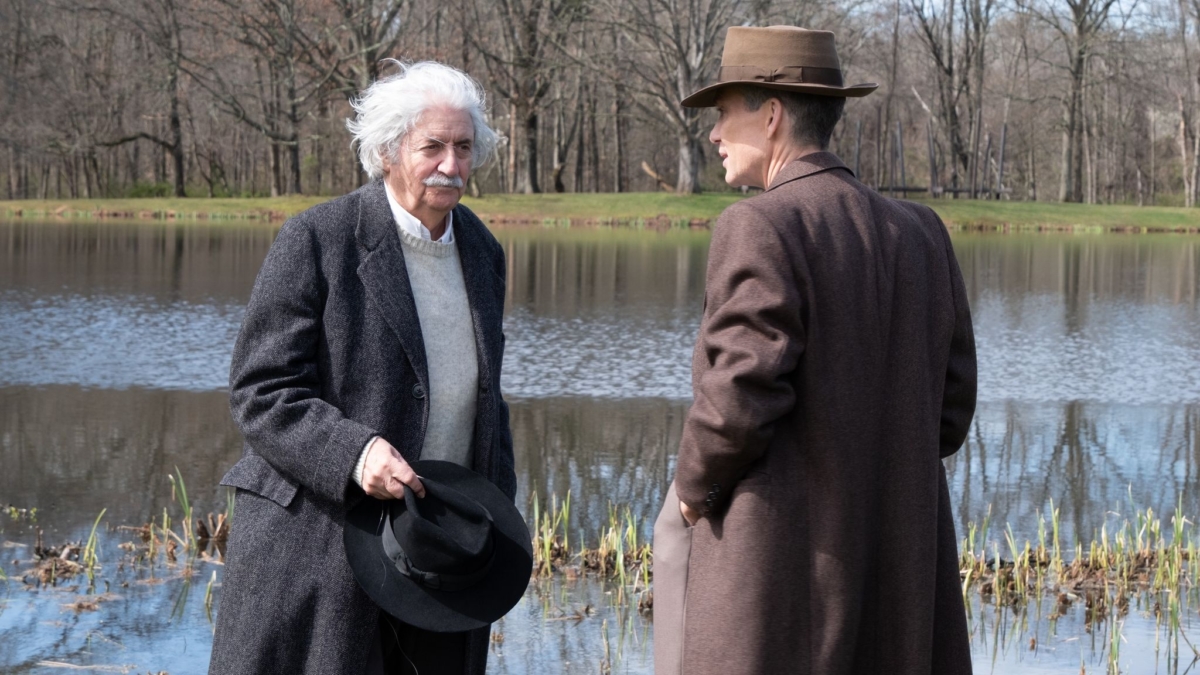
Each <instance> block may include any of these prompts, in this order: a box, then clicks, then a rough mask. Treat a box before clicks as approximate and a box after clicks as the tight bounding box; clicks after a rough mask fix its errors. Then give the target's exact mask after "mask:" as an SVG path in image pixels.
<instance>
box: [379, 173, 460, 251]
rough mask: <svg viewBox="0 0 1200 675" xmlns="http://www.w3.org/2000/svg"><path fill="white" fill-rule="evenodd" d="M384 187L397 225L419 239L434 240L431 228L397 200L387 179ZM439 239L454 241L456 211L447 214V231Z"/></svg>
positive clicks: (446, 241)
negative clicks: (430, 231) (430, 232)
mask: <svg viewBox="0 0 1200 675" xmlns="http://www.w3.org/2000/svg"><path fill="white" fill-rule="evenodd" d="M383 188H384V191H385V192H387V199H388V205H389V206H391V207H392V217H393V218H395V219H396V225H397V226H399V227H400V229H401V230H402V231H404V232H407V233H409V234H411V235H412V236H414V237H416V238H418V239H424V240H426V241H432V240H433V237H432V236H430V234H429V228H427V227H425V226H424V225H423V224H421V221H420V220H417V217H416V216H414V215H413V214H411V213H409V212H408V211H406V210H405V209H404V207H403V206H400V202H398V201H396V197H395V195H393V194H392V187H391V186H390V185H388V184H387V181H384V183H383ZM437 241H438V242H439V243H442V244H453V243H454V211H451V212H450V213H447V214H446V231H445V232H443V233H442V238H441V239H438V240H437Z"/></svg>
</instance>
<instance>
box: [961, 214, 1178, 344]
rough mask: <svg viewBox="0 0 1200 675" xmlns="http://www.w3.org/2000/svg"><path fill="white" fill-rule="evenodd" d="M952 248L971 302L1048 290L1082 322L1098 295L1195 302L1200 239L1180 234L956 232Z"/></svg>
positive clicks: (1070, 321)
mask: <svg viewBox="0 0 1200 675" xmlns="http://www.w3.org/2000/svg"><path fill="white" fill-rule="evenodd" d="M954 250H955V254H956V255H957V256H958V261H959V265H960V266H961V267H962V270H963V276H964V277H965V278H966V282H967V288H968V292H969V294H970V297H971V300H972V302H973V303H974V302H976V301H978V299H979V298H980V296H981V295H982V294H983V293H985V292H999V293H1001V294H1003V295H1006V296H1022V295H1027V294H1050V295H1054V296H1057V297H1061V298H1063V299H1064V301H1065V306H1066V308H1067V316H1066V320H1067V326H1068V327H1069V328H1071V327H1073V326H1078V325H1080V324H1081V323H1082V322H1083V314H1082V312H1083V311H1084V309H1085V308H1086V303H1087V302H1088V301H1089V300H1093V299H1124V300H1129V301H1135V302H1168V303H1175V304H1185V305H1192V306H1195V305H1196V302H1197V296H1198V295H1200V274H1198V273H1197V269H1196V267H1197V265H1196V258H1197V254H1198V252H1200V241H1197V240H1196V239H1194V238H1190V237H1184V236H1175V235H1162V236H1158V235H1140V236H1121V235H1059V234H1039V235H999V234H956V235H954Z"/></svg>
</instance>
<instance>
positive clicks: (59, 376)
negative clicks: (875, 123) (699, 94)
mask: <svg viewBox="0 0 1200 675" xmlns="http://www.w3.org/2000/svg"><path fill="white" fill-rule="evenodd" d="M497 235H498V238H499V239H500V240H501V242H502V244H503V245H504V248H505V252H506V256H507V260H508V267H509V273H508V278H509V286H508V295H507V301H506V319H505V330H506V333H507V335H508V343H507V353H506V359H505V375H504V382H503V386H504V390H505V393H506V396H507V397H508V398H509V399H510V401H511V404H512V405H511V409H512V422H513V432H514V439H515V443H516V448H517V471H518V480H519V484H520V486H521V488H520V489H521V492H520V494H519V496H518V499H519V502H520V504H521V505H522V506H523V507H524V508H526V509H527V508H528V504H529V503H530V499H531V497H532V495H533V494H534V493H535V492H536V493H537V494H539V495H542V496H545V495H548V494H557V495H559V496H562V495H565V494H566V493H567V492H568V491H569V492H570V494H571V495H572V502H573V508H572V523H571V531H572V534H573V535H574V534H575V533H580V536H583V537H584V538H587V537H588V536H590V534H589V533H594V532H596V531H597V529H598V528H599V526H600V524H601V523H602V522H604V521H605V520H606V519H607V515H608V513H607V508H608V504H609V503H610V502H612V503H618V504H629V505H630V506H632V507H633V509H634V512H635V513H636V514H638V515H640V516H642V517H643V525H644V527H645V528H646V530H647V533H648V531H649V525H650V520H651V518H652V516H653V515H654V512H655V510H656V509H657V506H658V503H659V501H660V499H661V494H662V491H663V489H664V488H665V486H666V481H667V479H668V477H669V476H670V475H671V473H672V464H673V462H674V451H675V448H676V446H677V443H678V439H679V434H680V431H681V425H682V421H683V418H684V415H685V414H686V410H687V405H688V397H689V396H690V371H689V357H690V352H691V345H692V341H693V339H694V335H695V331H696V328H697V325H698V320H699V314H700V310H701V307H702V304H703V286H704V268H705V265H706V256H707V247H708V237H707V235H705V234H697V233H690V232H687V233H669V234H656V233H638V232H629V231H606V230H588V231H575V230H541V229H535V230H505V231H500V232H498V233H497ZM273 236H274V230H273V229H272V228H269V227H263V226H252V227H243V226H240V225H215V226H209V225H186V226H180V225H175V224H169V223H168V224H163V223H139V224H112V223H101V224H64V223H54V224H31V223H28V222H24V221H22V222H17V223H0V466H3V467H4V470H3V471H0V504H7V503H12V504H15V505H17V506H36V507H38V508H39V520H38V523H37V526H38V527H42V528H43V529H44V530H45V531H46V533H47V536H48V537H50V538H51V539H52V541H56V542H61V541H62V540H65V539H67V538H70V539H82V538H84V537H86V535H87V529H88V528H89V527H90V525H91V521H92V519H93V518H94V517H95V514H96V513H98V512H99V511H100V509H101V508H108V509H109V511H108V515H107V516H106V519H107V520H108V522H110V523H113V524H140V523H143V522H146V521H147V520H149V519H150V518H153V517H159V516H161V513H162V510H163V508H164V507H167V506H168V505H169V504H168V499H169V494H170V492H169V484H168V483H167V479H166V476H167V474H168V473H169V472H171V471H172V470H173V469H174V467H176V466H178V467H179V469H180V470H181V472H182V473H183V475H184V476H185V478H186V480H187V481H188V486H189V491H190V494H191V496H192V497H193V501H194V502H197V503H198V507H199V509H200V510H201V511H202V512H204V511H208V510H221V509H223V508H224V495H223V492H221V491H219V490H217V489H216V487H215V486H216V482H217V480H218V479H219V477H220V476H221V474H222V473H223V472H224V471H225V469H226V468H228V466H230V465H231V464H232V463H233V462H234V461H236V459H237V457H238V455H239V454H240V445H241V442H240V438H239V437H238V434H237V432H236V430H234V428H233V426H232V424H231V422H230V420H229V416H228V408H227V400H226V395H225V393H224V392H223V391H222V389H223V388H224V386H225V378H226V373H227V369H228V358H229V356H228V355H229V349H230V346H231V344H232V341H233V339H234V336H235V335H236V331H237V328H238V324H239V323H240V320H241V315H242V307H243V305H244V303H245V301H246V299H247V298H248V296H249V293H250V289H251V287H252V285H253V280H254V276H255V274H256V273H257V270H258V267H259V265H260V264H261V261H262V259H263V257H264V256H265V255H266V251H267V249H268V247H269V245H270V242H271V240H272V238H273ZM954 244H955V247H956V250H957V253H958V256H959V260H960V263H961V265H962V268H963V272H964V275H965V278H966V280H967V285H968V291H969V294H970V298H971V302H972V309H973V312H974V316H975V321H976V335H977V338H978V343H979V356H980V378H981V387H980V399H981V403H980V406H979V412H978V415H977V418H976V422H975V424H974V426H973V427H972V429H971V433H970V437H969V438H968V441H967V444H966V446H965V447H964V448H963V450H962V451H961V452H960V453H959V454H958V455H956V456H955V457H953V458H952V459H950V460H949V461H948V462H947V473H948V476H949V479H950V485H951V492H952V498H953V499H954V508H955V512H956V516H957V517H958V519H959V520H960V522H961V523H963V524H965V523H966V522H967V521H976V522H978V521H981V520H982V519H983V518H984V517H985V516H986V515H987V514H988V513H989V509H990V513H991V517H992V520H993V522H998V523H1006V522H1008V523H1011V524H1012V527H1013V530H1014V534H1015V536H1016V537H1017V538H1018V539H1024V538H1033V537H1035V536H1036V534H1037V516H1038V514H1039V513H1046V512H1047V510H1048V507H1049V504H1050V502H1051V500H1053V503H1054V504H1055V506H1057V507H1058V508H1060V509H1061V517H1062V523H1063V527H1064V532H1063V535H1062V536H1063V541H1064V543H1067V542H1071V541H1073V540H1074V537H1075V536H1076V534H1078V535H1079V536H1081V537H1084V538H1090V537H1092V536H1093V533H1094V531H1095V530H1097V529H1098V528H1099V527H1100V526H1101V525H1102V524H1103V523H1104V522H1105V520H1106V518H1107V519H1108V522H1110V523H1112V522H1114V519H1116V520H1119V519H1120V518H1121V517H1122V514H1126V513H1128V512H1129V511H1130V510H1131V507H1130V506H1129V504H1130V502H1132V504H1134V505H1136V506H1137V507H1142V508H1144V507H1153V508H1154V509H1155V511H1156V512H1157V513H1159V514H1162V515H1164V516H1165V515H1167V514H1168V513H1169V512H1170V511H1172V510H1173V509H1174V507H1175V505H1176V503H1177V502H1176V500H1177V499H1178V500H1179V503H1180V504H1182V508H1183V511H1184V512H1185V513H1186V514H1193V515H1194V514H1197V513H1200V489H1198V488H1197V487H1196V483H1197V480H1196V479H1197V477H1198V476H1197V473H1200V437H1198V431H1197V429H1198V426H1200V305H1198V302H1197V298H1198V295H1200V271H1198V270H1197V256H1198V254H1200V240H1198V239H1195V238H1188V237H1176V236H1138V237H1128V236H1122V235H1083V236H1072V235H1037V236H1023V235H1006V236H998V235H980V234H956V235H954ZM1168 520H1169V518H1168ZM31 536H32V535H31V531H30V530H28V528H24V529H23V528H22V527H18V526H16V525H14V524H13V523H10V522H8V521H7V520H5V517H0V545H3V542H5V541H10V542H17V543H21V542H25V543H28V541H27V540H28V539H29V538H30V537H31ZM116 540H117V537H115V536H114V537H113V539H112V542H115V541H116ZM112 542H110V544H112ZM112 545H115V544H112ZM10 553H12V555H11V556H10V555H9V554H10ZM0 554H3V557H4V559H5V561H6V564H7V561H8V559H9V558H13V557H21V556H22V555H25V556H27V555H28V554H27V553H22V550H21V547H19V546H16V547H12V548H11V550H10V549H9V548H5V549H4V550H3V551H0ZM6 569H7V568H6ZM208 573H209V572H207V571H205V572H204V574H208ZM171 583H175V582H168V583H167V584H164V585H163V587H170V588H171V589H172V590H171V592H170V593H167V592H164V591H163V590H162V588H159V589H158V590H157V591H151V590H150V589H146V590H145V593H144V594H135V593H134V591H133V590H130V591H122V594H123V595H127V596H128V598H129V599H130V600H132V601H133V602H130V603H126V604H128V605H129V607H128V608H125V609H116V608H114V609H112V610H109V609H104V608H102V610H101V611H100V612H99V613H97V614H91V615H88V614H85V615H74V614H73V613H67V612H64V611H63V610H61V609H60V608H59V605H60V603H61V602H68V601H69V600H64V599H63V598H67V597H68V595H69V594H68V593H65V592H62V591H56V592H40V593H39V594H36V595H25V594H24V593H25V592H24V591H21V593H19V594H14V593H13V592H11V591H10V592H9V593H8V594H7V595H3V594H0V635H2V636H3V639H0V669H3V670H5V671H6V672H9V671H11V670H12V669H13V668H16V669H17V672H26V671H29V672H32V671H35V670H37V668H36V667H35V666H33V665H32V664H34V663H36V661H37V660H38V659H39V658H43V657H45V656H47V655H54V656H56V657H62V658H64V659H65V660H68V661H70V660H74V659H79V660H80V662H89V663H107V664H113V663H135V662H136V663H145V664H149V663H154V662H155V660H154V658H150V657H144V655H147V654H156V653H164V652H170V653H171V654H172V656H171V658H170V659H169V668H170V670H171V672H180V673H186V672H202V671H203V664H204V663H205V662H206V658H207V642H206V640H207V639H208V637H207V635H208V632H209V631H210V628H209V627H208V624H207V621H206V620H205V619H202V618H198V617H200V616H201V615H199V614H191V615H187V616H191V617H192V618H191V619H188V618H181V619H179V621H181V624H180V626H181V629H180V632H179V633H175V632H172V631H171V630H168V629H167V628H166V626H167V625H168V624H169V621H168V619H167V618H166V617H167V616H168V615H169V611H168V612H164V611H162V607H161V606H160V605H162V603H163V602H169V601H170V598H171V597H173V596H174V595H177V593H176V590H174V588H175V587H172V586H170V584H171ZM191 592H192V593H193V594H194V593H195V589H194V588H193V589H192V591H191ZM604 592H605V591H604V589H603V588H602V587H599V586H587V585H586V584H585V585H582V586H578V587H571V588H567V587H563V586H556V585H553V584H551V585H550V586H549V587H547V588H540V589H538V590H536V591H534V592H532V593H531V594H530V595H529V596H527V598H526V599H525V600H524V601H523V602H522V604H521V605H520V606H519V607H518V610H516V611H515V612H514V614H512V615H510V616H509V617H508V618H506V619H505V622H504V627H503V628H502V630H503V631H505V632H507V633H509V640H508V641H506V643H505V644H503V645H501V646H500V647H498V650H499V653H497V657H496V659H495V660H494V661H493V663H494V664H495V669H497V672H512V673H528V672H543V671H546V670H556V669H557V670H563V669H565V670H566V671H567V672H595V671H596V670H597V668H598V667H599V662H600V659H602V658H603V655H604V644H605V643H604V637H603V636H604V635H608V636H609V640H610V641H609V647H611V648H613V649H618V648H619V649H624V650H626V651H625V652H623V653H625V654H627V655H630V654H632V655H635V656H633V657H631V658H626V659H623V660H621V661H619V663H620V664H623V665H619V666H618V667H616V668H614V672H648V669H649V665H648V664H649V661H648V658H649V657H648V651H647V650H648V642H647V640H646V638H645V631H646V630H647V627H648V626H647V624H646V623H645V622H644V621H643V620H641V619H639V618H637V617H636V616H635V617H625V618H622V617H621V616H620V615H618V614H612V613H604V612H600V613H598V614H596V615H593V616H591V617H590V618H588V619H587V620H586V621H582V622H580V623H579V624H578V625H577V626H572V627H570V628H568V627H567V626H565V625H564V623H563V622H557V621H554V620H552V618H553V617H554V616H559V615H560V614H561V615H565V614H569V613H570V611H571V610H572V608H577V605H578V604H579V603H581V602H582V603H584V604H593V605H594V606H602V605H603V603H602V602H601V600H602V599H603V597H604ZM139 593H141V591H140V590H139ZM155 593H157V594H155ZM151 596H153V599H152V598H151ZM164 597H165V598H167V600H166V601H164V600H162V598H164ZM200 604H201V603H199V602H195V603H193V607H195V606H199V605H200ZM122 607H124V605H122ZM977 609H978V611H980V612H983V611H984V608H981V607H979V606H977ZM189 611H192V610H189ZM121 613H124V615H125V617H126V618H120V616H118V615H120V614H121ZM556 613H558V614H556ZM1012 620H1013V619H1012V618H1011V617H1009V618H1005V617H1000V618H994V619H987V618H986V617H983V616H980V622H979V623H978V624H976V625H977V626H979V627H980V628H979V630H980V631H982V632H979V633H977V638H978V639H979V641H977V643H976V647H977V649H982V650H986V649H987V648H989V647H997V645H1000V646H999V647H998V651H997V653H998V654H1000V656H999V657H998V658H999V663H1000V664H1001V665H1000V667H999V668H998V670H1001V669H1006V668H1007V667H1010V666H1011V667H1014V668H1015V667H1017V666H1018V664H1020V667H1022V668H1023V667H1026V666H1028V667H1030V668H1036V667H1038V666H1037V664H1038V663H1039V662H1041V663H1043V664H1045V663H1046V661H1044V660H1041V659H1042V657H1041V655H1040V654H1041V653H1040V652H1039V655H1038V657H1037V658H1033V657H1029V655H1028V654H1027V653H1026V652H1025V651H1024V650H1022V649H1021V648H1020V645H1019V644H1018V645H1017V647H1014V646H1013V644H1014V643H1005V644H1003V645H1001V643H997V642H995V641H994V640H992V638H990V637H988V636H989V635H992V634H993V633H995V634H999V633H1002V632H1003V631H1006V630H1009V629H1008V628H1006V627H1005V626H1009V625H1011V622H1012ZM989 621H990V623H989ZM605 622H607V624H606V623H605ZM1064 625H1068V626H1069V625H1072V624H1070V623H1069V622H1065V623H1064ZM184 627H186V630H185V629H184ZM618 628H620V629H619V630H618ZM1078 630H1079V629H1078V627H1075V628H1067V629H1063V628H1061V627H1060V636H1061V637H1060V638H1058V639H1057V640H1056V639H1055V638H1054V636H1053V635H1050V634H1048V633H1044V632H1043V633H1035V634H1036V635H1038V636H1040V637H1039V641H1040V642H1041V643H1042V644H1043V645H1052V649H1055V650H1060V651H1061V652H1062V653H1063V654H1066V652H1067V651H1069V650H1071V649H1074V648H1076V647H1079V645H1078V644H1076V643H1072V642H1070V640H1071V638H1069V637H1066V636H1067V635H1068V633H1069V632H1070V631H1076V632H1077V631H1078ZM1139 630H1142V629H1140V628H1139V629H1136V630H1134V631H1133V632H1131V633H1130V635H1135V634H1136V635H1138V636H1141V637H1140V638H1139V639H1143V642H1142V645H1141V646H1134V647H1131V648H1130V649H1131V650H1132V651H1131V652H1130V653H1135V652H1136V653H1137V654H1146V653H1148V652H1145V651H1144V650H1143V649H1142V647H1144V646H1145V640H1147V639H1149V638H1146V637H1145V635H1143V634H1142V633H1139V632H1137V631H1139ZM1143 633H1144V631H1143ZM180 634H182V635H185V636H187V635H190V636H193V638H194V640H193V641H192V642H191V643H189V642H188V639H187V638H186V637H185V638H183V639H181V638H180V637H179V635H180ZM985 638H986V639H985ZM122 640H124V641H125V642H126V643H127V644H121V645H118V646H113V645H117V643H119V642H120V641H122ZM621 640H624V642H621ZM989 640H991V641H989ZM106 645H107V646H106ZM189 649H190V650H191V654H190V656H187V657H181V658H176V657H175V654H177V653H187V651H188V650H189ZM123 650H127V651H123ZM160 650H161V651H160ZM1082 653H1084V652H1083V651H1079V650H1077V651H1076V652H1074V654H1075V656H1074V657H1072V656H1071V655H1070V654H1066V658H1065V659H1057V660H1056V657H1050V658H1051V661H1050V663H1053V664H1057V665H1060V666H1061V665H1063V664H1071V663H1072V662H1073V663H1074V665H1075V667H1076V668H1077V667H1078V664H1079V663H1080V661H1081V659H1080V654H1082ZM1087 653H1088V654H1089V656H1087V658H1086V659H1083V660H1086V661H1087V662H1088V663H1099V662H1098V661H1096V660H1095V654H1094V653H1093V652H1087ZM123 654H124V655H123ZM988 656H989V655H987V654H984V653H983V652H980V653H979V654H978V655H977V666H981V667H982V666H984V665H986V664H988V662H989V659H988V658H987V657H988ZM1072 659H1074V660H1073V661H1072ZM159 662H161V659H160V661H159ZM562 663H569V664H570V665H568V666H561V664H562Z"/></svg>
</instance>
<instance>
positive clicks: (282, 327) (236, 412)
mask: <svg viewBox="0 0 1200 675" xmlns="http://www.w3.org/2000/svg"><path fill="white" fill-rule="evenodd" d="M326 295H327V293H326V291H325V288H324V283H323V279H322V278H321V273H320V250H319V247H318V245H317V242H316V237H315V235H314V234H313V233H312V231H311V230H310V229H309V228H308V227H305V225H304V224H303V223H302V222H300V221H295V220H293V221H291V222H289V223H288V224H285V225H284V227H283V229H282V230H281V231H280V233H279V236H278V237H276V239H275V242H274V244H272V246H271V250H270V251H269V252H268V253H267V258H266V260H265V261H264V262H263V266H262V269H261V270H260V271H259V274H258V279H257V281H256V282H255V284H254V291H253V293H252V294H251V296H250V303H249V305H248V306H247V307H246V316H245V319H244V320H243V322H242V329H241V332H240V333H239V334H238V339H237V342H236V344H235V345H234V349H233V359H232V364H231V367H230V372H229V401H230V409H231V412H232V413H233V419H234V422H235V423H236V424H237V426H238V428H239V429H240V430H241V432H242V434H243V436H245V438H246V442H247V443H248V444H249V445H250V447H251V448H252V449H253V450H254V452H255V453H257V454H258V455H260V456H261V457H262V458H263V459H265V460H266V461H267V462H268V463H269V464H270V465H271V466H272V468H274V469H275V470H276V471H278V472H279V473H280V474H282V475H283V476H284V477H285V478H287V479H288V480H291V481H293V482H294V483H296V484H298V485H301V486H303V487H305V488H308V489H309V490H312V491H313V492H315V493H316V494H318V495H320V496H321V497H324V498H325V499H327V500H331V501H333V502H335V503H340V502H342V501H344V500H345V498H346V492H347V488H348V487H349V486H350V485H351V480H352V479H351V475H352V474H353V471H354V466H355V463H356V462H357V460H358V457H359V455H360V454H361V453H362V450H363V447H364V445H365V444H366V442H367V441H368V440H370V438H371V437H372V436H375V435H377V433H378V432H376V431H375V430H373V429H370V428H368V427H366V426H364V425H362V424H358V423H357V422H354V421H353V420H350V419H347V418H346V417H345V416H344V415H343V414H342V412H341V411H340V410H339V409H337V408H336V407H334V406H333V405H331V404H329V403H328V402H326V401H323V400H322V399H321V391H322V382H321V377H320V373H319V370H318V367H317V354H318V349H319V346H320V342H321V332H322V329H321V321H322V313H323V310H324V300H325V297H326Z"/></svg>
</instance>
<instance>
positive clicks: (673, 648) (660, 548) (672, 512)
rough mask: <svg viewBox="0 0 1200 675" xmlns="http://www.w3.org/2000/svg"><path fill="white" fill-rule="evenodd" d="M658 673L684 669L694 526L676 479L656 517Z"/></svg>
mask: <svg viewBox="0 0 1200 675" xmlns="http://www.w3.org/2000/svg"><path fill="white" fill-rule="evenodd" d="M653 545H654V675H681V673H683V636H684V619H685V617H686V611H687V579H688V559H689V558H690V557H691V553H692V527H691V526H690V525H688V523H687V521H686V520H684V519H683V514H682V513H680V512H679V497H678V496H677V495H676V494H675V483H674V482H672V483H671V487H669V488H667V499H666V502H665V503H664V504H663V507H662V511H661V512H660V513H659V514H658V520H656V521H654V543H653Z"/></svg>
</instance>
